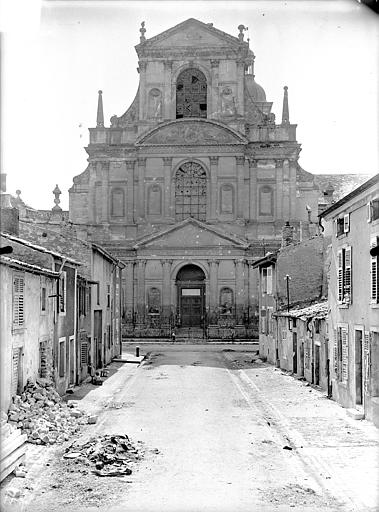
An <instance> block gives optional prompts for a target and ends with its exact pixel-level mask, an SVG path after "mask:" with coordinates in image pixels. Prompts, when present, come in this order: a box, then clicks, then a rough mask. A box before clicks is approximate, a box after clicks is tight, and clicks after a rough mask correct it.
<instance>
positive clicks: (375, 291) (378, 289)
mask: <svg viewBox="0 0 379 512" xmlns="http://www.w3.org/2000/svg"><path fill="white" fill-rule="evenodd" d="M370 245H371V248H373V247H377V246H378V245H379V236H375V237H373V238H372V239H371V244H370ZM370 259H371V262H370V281H371V300H370V302H371V304H378V303H379V285H378V282H379V280H378V256H377V255H376V256H370Z"/></svg>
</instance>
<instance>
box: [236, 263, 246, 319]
mask: <svg viewBox="0 0 379 512" xmlns="http://www.w3.org/2000/svg"><path fill="white" fill-rule="evenodd" d="M234 264H235V268H236V274H235V275H236V315H237V322H240V321H241V318H242V315H243V310H244V306H245V303H246V301H245V297H246V293H245V286H244V281H245V260H244V259H243V258H241V259H238V260H234Z"/></svg>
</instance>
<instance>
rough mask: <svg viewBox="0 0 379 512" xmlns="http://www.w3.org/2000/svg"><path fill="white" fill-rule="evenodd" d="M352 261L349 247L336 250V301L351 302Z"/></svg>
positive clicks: (341, 302)
mask: <svg viewBox="0 0 379 512" xmlns="http://www.w3.org/2000/svg"><path fill="white" fill-rule="evenodd" d="M351 288H352V262H351V247H345V248H343V249H340V250H339V251H338V302H339V303H340V304H351V302H352V295H351V293H352V290H351Z"/></svg>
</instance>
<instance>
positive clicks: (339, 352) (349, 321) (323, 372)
mask: <svg viewBox="0 0 379 512" xmlns="http://www.w3.org/2000/svg"><path fill="white" fill-rule="evenodd" d="M378 183H379V175H378V174H377V175H375V176H374V177H373V178H371V179H370V180H368V181H367V182H366V183H364V184H363V185H361V186H360V187H358V188H357V189H355V190H354V191H353V192H351V193H350V194H348V195H347V196H345V197H343V198H342V199H340V200H339V201H338V202H336V203H334V204H332V205H331V206H329V207H328V208H327V209H326V210H324V211H323V212H322V213H321V214H320V215H319V219H320V220H319V234H318V235H316V236H314V237H313V238H311V239H308V240H303V241H294V238H293V228H292V227H291V226H290V225H289V223H287V225H286V226H285V227H284V229H283V237H282V238H283V240H282V247H281V248H280V249H279V250H278V251H276V252H274V253H268V254H267V255H266V256H265V257H264V258H261V259H260V260H257V261H256V262H255V264H254V266H255V268H257V269H258V272H259V308H260V334H259V350H260V354H261V355H262V357H266V358H267V360H268V361H269V362H271V363H272V364H275V365H276V366H278V367H280V368H282V369H284V370H287V371H290V372H292V373H293V374H294V375H296V376H297V377H299V378H304V379H306V380H307V381H309V382H310V383H312V384H314V385H316V386H319V387H320V388H321V389H323V390H325V391H326V393H327V394H328V396H329V397H330V398H333V399H334V400H336V401H337V402H339V403H340V404H341V405H342V406H343V407H346V408H348V409H350V413H351V414H352V415H354V416H355V417H357V418H362V417H365V418H367V419H369V420H371V421H373V422H374V424H375V425H377V426H379V285H378V282H379V280H378V252H379V250H378V245H379V244H378V242H379V187H378Z"/></svg>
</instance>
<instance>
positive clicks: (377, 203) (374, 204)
mask: <svg viewBox="0 0 379 512" xmlns="http://www.w3.org/2000/svg"><path fill="white" fill-rule="evenodd" d="M377 219H379V199H373V200H372V201H370V202H369V203H367V222H372V221H374V220H377Z"/></svg>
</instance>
